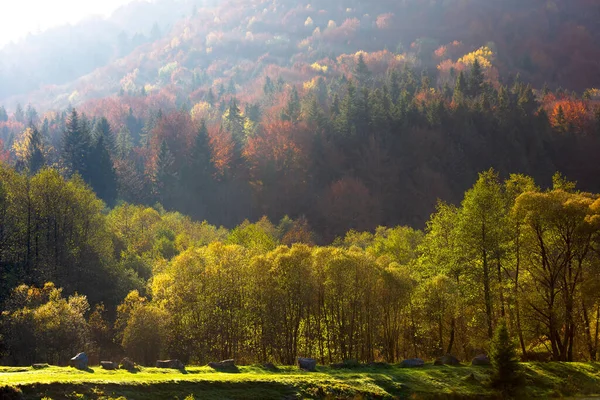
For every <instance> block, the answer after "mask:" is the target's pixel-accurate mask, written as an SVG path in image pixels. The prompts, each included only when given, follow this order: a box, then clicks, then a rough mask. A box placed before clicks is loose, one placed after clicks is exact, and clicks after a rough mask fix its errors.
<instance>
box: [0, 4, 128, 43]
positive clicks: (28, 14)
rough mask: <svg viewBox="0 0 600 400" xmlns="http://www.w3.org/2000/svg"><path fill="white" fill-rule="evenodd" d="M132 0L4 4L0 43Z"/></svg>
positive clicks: (79, 19) (101, 13)
mask: <svg viewBox="0 0 600 400" xmlns="http://www.w3.org/2000/svg"><path fill="white" fill-rule="evenodd" d="M132 1H133V0H85V1H81V0H54V1H48V0H20V1H15V2H11V3H10V5H8V4H7V5H4V7H3V8H4V9H3V11H2V13H0V46H4V45H5V44H7V43H9V42H11V41H18V40H19V39H21V38H23V37H25V36H27V34H28V33H37V32H40V31H44V30H46V29H48V28H51V27H55V26H59V25H64V24H69V23H70V24H72V23H76V22H79V21H81V20H82V19H84V18H86V17H88V16H91V15H104V16H106V15H109V14H110V13H111V12H113V11H114V10H116V9H117V8H118V7H119V6H122V5H124V4H127V3H130V2H132Z"/></svg>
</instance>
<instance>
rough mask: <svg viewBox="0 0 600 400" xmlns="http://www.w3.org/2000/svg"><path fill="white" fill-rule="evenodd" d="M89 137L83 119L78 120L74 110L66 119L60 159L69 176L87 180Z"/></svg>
mask: <svg viewBox="0 0 600 400" xmlns="http://www.w3.org/2000/svg"><path fill="white" fill-rule="evenodd" d="M89 153H90V137H89V131H88V128H87V122H86V119H85V118H80V117H79V114H77V111H76V110H73V111H72V112H71V115H70V116H69V118H68V119H67V123H66V125H65V130H64V133H63V151H62V158H63V161H64V163H65V166H66V167H67V168H68V170H69V173H70V174H74V173H79V174H80V175H81V176H82V177H83V178H84V180H86V181H87V180H88V179H87V178H88V172H89V169H88V168H89V166H88V161H89V160H88V158H89Z"/></svg>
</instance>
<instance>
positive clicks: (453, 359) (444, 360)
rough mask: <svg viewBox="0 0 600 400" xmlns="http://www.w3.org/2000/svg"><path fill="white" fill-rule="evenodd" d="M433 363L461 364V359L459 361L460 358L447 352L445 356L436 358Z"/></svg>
mask: <svg viewBox="0 0 600 400" xmlns="http://www.w3.org/2000/svg"><path fill="white" fill-rule="evenodd" d="M433 365H460V361H458V358H456V357H454V356H453V355H451V354H446V355H445V356H442V357H440V358H438V359H437V360H435V362H434V363H433Z"/></svg>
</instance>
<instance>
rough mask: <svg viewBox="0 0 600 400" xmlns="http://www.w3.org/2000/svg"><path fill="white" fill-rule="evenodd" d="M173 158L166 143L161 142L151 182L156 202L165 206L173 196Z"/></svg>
mask: <svg viewBox="0 0 600 400" xmlns="http://www.w3.org/2000/svg"><path fill="white" fill-rule="evenodd" d="M174 165H175V158H174V157H173V153H171V151H170V150H169V146H168V145H167V142H166V141H165V140H163V142H162V144H161V145H160V151H159V153H158V156H157V158H156V163H155V164H154V170H153V174H152V182H153V184H154V194H155V195H156V196H157V198H158V201H159V202H160V203H161V204H163V205H165V206H167V205H169V204H167V203H168V202H169V201H170V199H171V197H172V196H173V193H172V189H173V187H174V186H175V183H176V180H177V171H176V170H175V168H174Z"/></svg>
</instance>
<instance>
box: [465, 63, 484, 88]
mask: <svg viewBox="0 0 600 400" xmlns="http://www.w3.org/2000/svg"><path fill="white" fill-rule="evenodd" d="M483 81H484V76H483V70H482V68H481V64H480V63H479V60H478V59H477V58H475V61H474V62H473V64H472V65H471V71H470V73H469V83H468V85H469V94H470V95H471V96H477V95H479V93H480V92H481V89H482V87H483Z"/></svg>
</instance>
